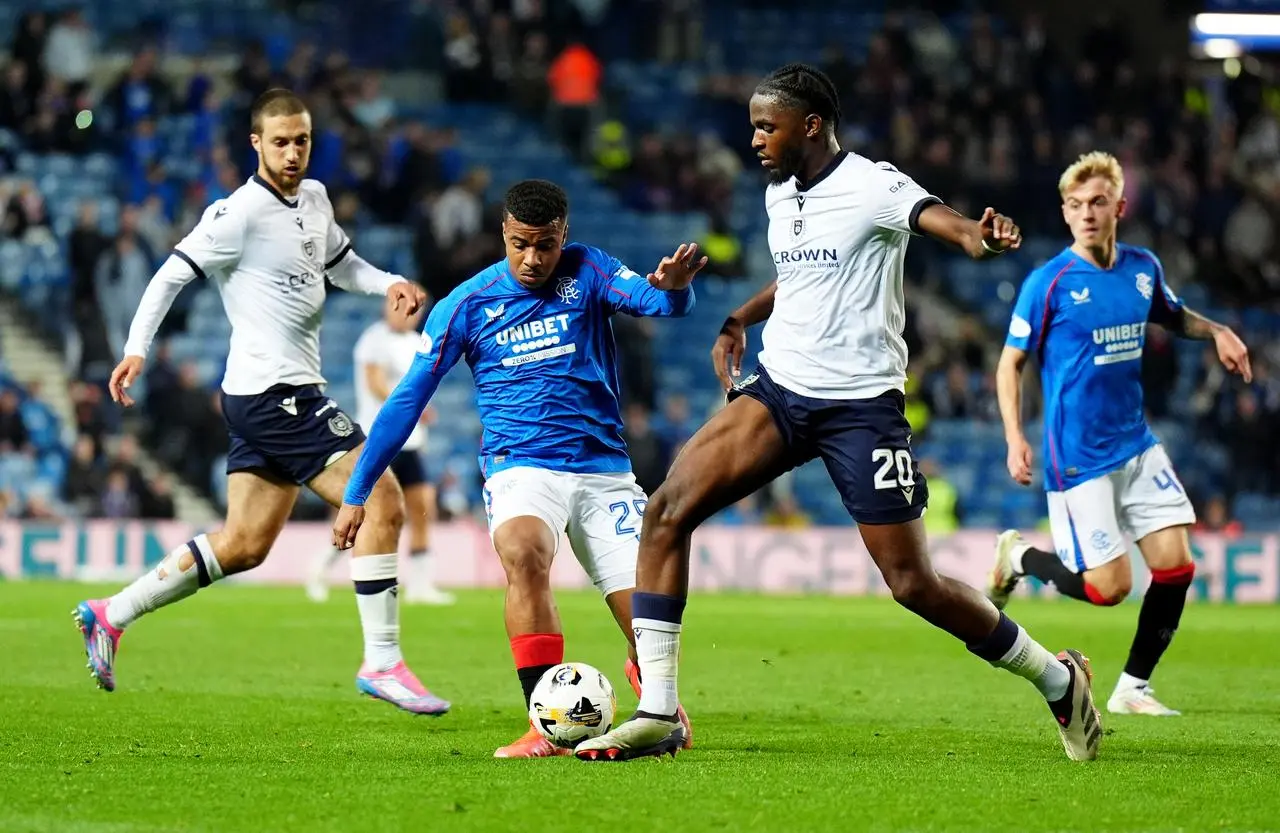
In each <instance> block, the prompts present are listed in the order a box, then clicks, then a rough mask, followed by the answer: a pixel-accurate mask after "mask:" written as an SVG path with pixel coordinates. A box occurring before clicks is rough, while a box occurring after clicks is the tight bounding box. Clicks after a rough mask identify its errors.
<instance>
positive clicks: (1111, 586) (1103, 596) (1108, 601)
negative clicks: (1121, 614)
mask: <svg viewBox="0 0 1280 833" xmlns="http://www.w3.org/2000/svg"><path fill="white" fill-rule="evenodd" d="M1085 590H1086V591H1087V595H1088V596H1089V601H1091V602H1093V603H1094V604H1096V605H1102V606H1104V607H1110V606H1112V605H1118V604H1120V603H1121V602H1123V601H1124V600H1125V599H1127V598H1129V593H1130V592H1132V591H1133V578H1132V577H1130V576H1118V577H1115V578H1111V577H1108V576H1101V577H1099V578H1097V579H1094V578H1087V579H1085Z"/></svg>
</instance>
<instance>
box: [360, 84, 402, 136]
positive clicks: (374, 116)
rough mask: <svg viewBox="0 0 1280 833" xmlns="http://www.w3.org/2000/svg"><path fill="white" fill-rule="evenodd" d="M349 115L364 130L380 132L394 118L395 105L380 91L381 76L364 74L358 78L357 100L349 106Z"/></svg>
mask: <svg viewBox="0 0 1280 833" xmlns="http://www.w3.org/2000/svg"><path fill="white" fill-rule="evenodd" d="M351 115H352V116H354V117H355V120H356V121H357V122H359V123H360V124H361V125H362V126H363V127H364V128H365V129H366V130H381V129H382V128H384V127H386V126H387V124H388V122H390V121H391V120H392V119H394V118H395V117H396V105H395V102H394V101H392V100H391V97H390V96H389V95H387V94H386V93H385V92H383V90H382V75H381V73H378V72H366V73H364V75H363V76H362V77H361V78H360V93H359V98H357V99H356V100H355V102H354V103H353V104H352V106H351Z"/></svg>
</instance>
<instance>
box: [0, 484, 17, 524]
mask: <svg viewBox="0 0 1280 833" xmlns="http://www.w3.org/2000/svg"><path fill="white" fill-rule="evenodd" d="M21 512H22V506H21V504H20V503H19V502H18V498H17V496H16V495H14V493H13V491H12V490H10V489H4V488H0V518H15V517H17V516H18V515H19V514H20V513H21Z"/></svg>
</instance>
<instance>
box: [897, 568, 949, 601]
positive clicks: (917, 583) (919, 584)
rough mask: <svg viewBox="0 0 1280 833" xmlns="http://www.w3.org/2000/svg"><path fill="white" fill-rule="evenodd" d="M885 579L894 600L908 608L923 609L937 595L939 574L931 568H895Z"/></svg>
mask: <svg viewBox="0 0 1280 833" xmlns="http://www.w3.org/2000/svg"><path fill="white" fill-rule="evenodd" d="M884 579H885V583H886V584H888V585H889V592H890V593H892V594H893V600H894V601H895V602H897V603H898V604H900V605H902V606H903V607H905V608H906V609H907V610H915V611H918V610H923V609H925V608H926V607H928V606H929V604H930V603H931V601H932V600H933V599H934V598H935V597H936V596H937V591H938V587H939V584H938V575H937V573H935V572H934V571H933V570H931V569H919V570H917V569H908V570H895V571H893V572H886V573H885V576H884Z"/></svg>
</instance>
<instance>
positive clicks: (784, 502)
mask: <svg viewBox="0 0 1280 833" xmlns="http://www.w3.org/2000/svg"><path fill="white" fill-rule="evenodd" d="M764 522H765V523H766V524H768V525H769V526H778V527H782V528H784V529H803V528H804V527H807V526H812V525H813V519H812V518H810V517H809V516H808V514H806V513H805V511H804V510H803V509H801V508H800V503H799V502H798V501H797V500H796V496H795V494H793V493H792V492H791V491H790V490H785V491H781V492H780V493H778V494H776V495H775V496H774V499H773V505H772V506H770V507H769V510H768V511H767V512H765V513H764Z"/></svg>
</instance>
